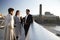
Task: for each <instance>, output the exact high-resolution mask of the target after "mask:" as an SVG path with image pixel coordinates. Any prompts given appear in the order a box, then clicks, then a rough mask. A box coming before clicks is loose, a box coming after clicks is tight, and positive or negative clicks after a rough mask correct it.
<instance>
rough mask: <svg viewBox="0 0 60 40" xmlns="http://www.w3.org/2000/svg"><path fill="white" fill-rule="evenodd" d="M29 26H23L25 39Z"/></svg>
mask: <svg viewBox="0 0 60 40" xmlns="http://www.w3.org/2000/svg"><path fill="white" fill-rule="evenodd" d="M29 28H30V25H24V29H25V37H26V36H27V33H28V31H29Z"/></svg>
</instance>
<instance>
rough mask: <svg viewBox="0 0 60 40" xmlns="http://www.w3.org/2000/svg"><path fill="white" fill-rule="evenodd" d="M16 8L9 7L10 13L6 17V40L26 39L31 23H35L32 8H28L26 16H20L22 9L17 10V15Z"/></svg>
mask: <svg viewBox="0 0 60 40" xmlns="http://www.w3.org/2000/svg"><path fill="white" fill-rule="evenodd" d="M13 15H14V9H13V8H9V9H8V15H7V16H6V18H5V21H4V22H5V33H4V35H5V36H4V40H25V38H26V37H27V34H28V30H29V27H30V24H31V23H33V17H32V15H31V14H30V10H29V9H26V16H25V17H23V18H22V17H20V11H19V10H17V11H16V14H15V16H13Z"/></svg>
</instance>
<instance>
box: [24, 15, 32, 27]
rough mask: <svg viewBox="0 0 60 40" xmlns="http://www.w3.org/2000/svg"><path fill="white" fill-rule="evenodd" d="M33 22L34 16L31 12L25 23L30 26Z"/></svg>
mask: <svg viewBox="0 0 60 40" xmlns="http://www.w3.org/2000/svg"><path fill="white" fill-rule="evenodd" d="M23 19H24V22H25V17H24V18H23ZM31 23H33V17H32V15H31V14H29V15H28V17H27V19H26V23H24V25H25V26H30V24H31Z"/></svg>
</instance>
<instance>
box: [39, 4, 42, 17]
mask: <svg viewBox="0 0 60 40" xmlns="http://www.w3.org/2000/svg"><path fill="white" fill-rule="evenodd" d="M39 16H40V17H41V16H42V4H40V6H39Z"/></svg>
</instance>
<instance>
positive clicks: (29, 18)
mask: <svg viewBox="0 0 60 40" xmlns="http://www.w3.org/2000/svg"><path fill="white" fill-rule="evenodd" d="M26 14H27V15H26V16H25V18H24V29H25V37H26V36H27V33H28V30H29V27H30V24H31V23H33V17H32V15H31V14H30V10H29V9H26Z"/></svg>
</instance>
